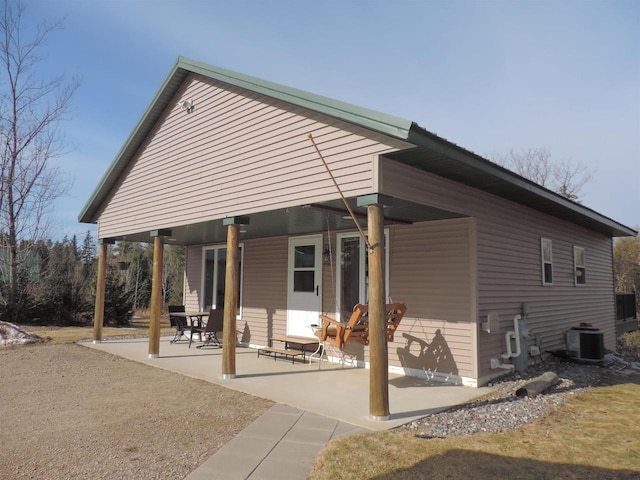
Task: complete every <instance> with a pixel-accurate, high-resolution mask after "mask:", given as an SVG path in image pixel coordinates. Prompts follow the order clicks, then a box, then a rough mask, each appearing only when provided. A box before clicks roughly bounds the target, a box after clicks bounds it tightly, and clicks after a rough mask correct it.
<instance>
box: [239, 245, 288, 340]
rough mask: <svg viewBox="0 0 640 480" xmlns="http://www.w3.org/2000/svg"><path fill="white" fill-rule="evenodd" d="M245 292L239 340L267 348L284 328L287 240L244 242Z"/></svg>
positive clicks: (285, 321) (283, 331) (285, 324)
mask: <svg viewBox="0 0 640 480" xmlns="http://www.w3.org/2000/svg"><path fill="white" fill-rule="evenodd" d="M244 248H245V251H244V292H243V312H242V321H239V322H238V339H239V340H240V341H242V342H243V343H247V344H249V343H250V344H253V345H268V344H269V339H270V338H271V337H272V336H273V335H284V334H285V333H286V327H287V258H288V253H287V252H288V248H289V241H288V238H287V237H274V238H264V239H261V240H248V241H246V242H244Z"/></svg>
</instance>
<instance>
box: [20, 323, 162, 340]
mask: <svg viewBox="0 0 640 480" xmlns="http://www.w3.org/2000/svg"><path fill="white" fill-rule="evenodd" d="M20 327H21V328H22V329H23V330H26V331H27V332H29V333H32V334H34V335H38V336H39V337H41V338H42V339H44V340H46V341H47V342H50V343H53V344H65V343H75V342H79V341H82V340H90V339H92V338H93V327H45V326H27V325H21V326H20ZM174 331H175V330H174V329H173V328H170V327H169V322H166V324H164V323H162V324H161V330H160V334H161V335H170V334H172V333H174ZM148 335H149V319H143V320H137V321H134V322H132V324H131V326H130V327H104V328H103V329H102V337H103V338H107V337H120V336H131V337H135V336H140V337H146V336H148Z"/></svg>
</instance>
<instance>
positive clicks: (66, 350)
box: [0, 329, 272, 480]
mask: <svg viewBox="0 0 640 480" xmlns="http://www.w3.org/2000/svg"><path fill="white" fill-rule="evenodd" d="M74 330H75V329H74ZM58 333H60V335H61V337H57V338H56V340H53V341H52V342H49V343H45V344H36V345H27V346H19V347H7V348H1V349H0V365H1V366H2V368H0V385H1V387H0V418H1V419H2V421H1V426H0V446H1V447H0V479H11V480H18V479H57V480H58V479H59V480H64V479H78V478H91V479H94V480H97V479H108V480H111V479H123V478H126V479H131V480H135V479H141V480H142V479H143V480H155V479H158V480H159V479H167V478H184V477H185V476H186V475H187V474H188V473H189V472H190V471H192V470H193V469H195V468H196V467H197V466H198V465H200V464H201V463H202V462H204V461H205V460H206V459H207V458H209V457H210V456H211V455H212V454H213V453H215V452H216V451H217V450H218V449H219V448H220V447H221V446H223V445H224V444H225V443H227V442H228V441H229V440H230V439H231V438H233V436H234V435H236V434H237V433H238V432H239V431H241V430H242V429H243V428H245V427H246V426H247V425H248V424H250V423H251V422H252V421H253V420H254V419H255V418H257V417H259V416H260V415H261V414H262V413H263V412H264V411H266V410H267V409H268V408H269V407H270V406H271V405H272V402H269V401H267V400H264V399H261V398H257V397H252V396H250V395H246V394H243V393H240V392H236V391H233V390H229V389H227V388H224V387H220V386H218V385H213V384H210V383H207V382H204V381H201V380H196V379H193V378H189V377H186V376H183V375H178V374H175V373H171V372H167V371H164V370H161V369H158V368H153V367H149V366H147V365H142V364H139V363H135V362H132V361H129V360H125V359H123V358H119V357H115V356H112V355H109V354H106V353H103V352H99V351H96V350H93V349H89V348H86V347H83V346H80V345H72V344H71V345H70V344H56V343H58V342H63V343H64V342H67V341H68V340H69V338H70V337H71V336H72V334H71V333H70V332H69V331H67V332H60V331H59V330H54V331H52V334H53V335H54V336H57V334H58Z"/></svg>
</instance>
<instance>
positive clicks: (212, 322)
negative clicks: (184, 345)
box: [189, 308, 224, 348]
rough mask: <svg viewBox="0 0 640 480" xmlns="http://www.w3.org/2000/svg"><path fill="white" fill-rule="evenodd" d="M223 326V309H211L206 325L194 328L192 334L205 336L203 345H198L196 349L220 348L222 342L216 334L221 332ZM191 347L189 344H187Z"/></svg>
mask: <svg viewBox="0 0 640 480" xmlns="http://www.w3.org/2000/svg"><path fill="white" fill-rule="evenodd" d="M223 324H224V310H223V309H213V308H212V309H211V310H210V311H209V318H208V319H207V324H206V325H205V326H204V327H194V328H193V329H192V333H196V332H197V333H200V334H201V335H204V336H205V339H204V343H203V344H202V345H198V347H197V348H202V347H206V346H208V345H214V346H217V347H220V348H222V342H221V341H220V339H219V338H218V336H217V334H218V332H222V326H223ZM189 347H191V342H189Z"/></svg>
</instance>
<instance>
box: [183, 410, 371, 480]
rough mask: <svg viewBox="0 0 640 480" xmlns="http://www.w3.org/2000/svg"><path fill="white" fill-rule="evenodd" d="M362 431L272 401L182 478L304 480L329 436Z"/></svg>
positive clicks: (192, 479) (199, 479) (203, 479)
mask: <svg viewBox="0 0 640 480" xmlns="http://www.w3.org/2000/svg"><path fill="white" fill-rule="evenodd" d="M366 431H369V430H367V429H364V428H360V427H356V426H354V425H349V424H347V423H344V422H340V421H338V420H335V419H331V418H328V417H324V416H322V415H317V414H315V413H310V412H305V411H304V410H299V409H297V408H294V407H289V406H286V405H282V404H279V403H277V404H275V405H274V406H273V407H271V409H269V410H268V411H267V412H266V413H265V414H264V415H262V416H261V417H260V418H258V419H256V420H255V421H254V422H253V423H252V424H251V425H249V426H248V427H247V428H245V429H244V430H243V431H241V432H240V433H239V434H238V435H236V436H235V437H234V438H233V439H232V440H231V441H230V442H229V443H227V444H226V445H225V446H224V447H222V448H221V449H220V450H218V451H217V452H216V453H215V454H214V455H213V456H212V457H211V458H209V459H208V460H207V461H206V462H204V463H203V464H202V465H200V466H199V467H198V468H197V469H196V470H194V471H193V472H192V473H191V474H189V475H188V476H187V477H186V479H185V480H211V479H215V480H238V479H248V480H282V479H283V478H286V479H290V480H304V479H305V478H307V475H308V474H309V472H310V471H311V467H312V466H313V462H314V460H315V458H316V456H317V455H318V453H319V452H320V450H321V449H322V448H323V447H324V446H325V444H326V443H327V442H328V441H329V440H331V439H333V438H338V437H341V436H344V435H351V434H354V433H361V432H366Z"/></svg>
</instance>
